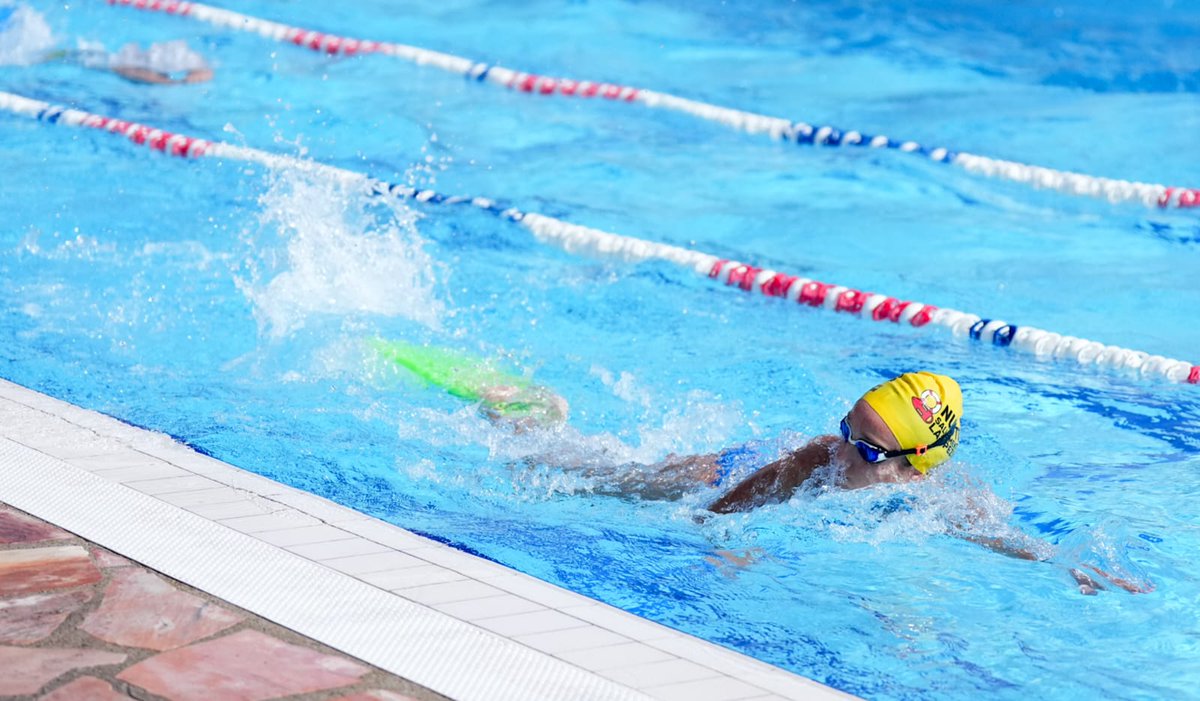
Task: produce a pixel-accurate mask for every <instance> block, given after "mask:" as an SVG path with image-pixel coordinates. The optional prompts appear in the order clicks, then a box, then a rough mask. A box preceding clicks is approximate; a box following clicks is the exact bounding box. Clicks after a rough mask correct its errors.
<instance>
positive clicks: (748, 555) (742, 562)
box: [704, 548, 766, 577]
mask: <svg viewBox="0 0 1200 701" xmlns="http://www.w3.org/2000/svg"><path fill="white" fill-rule="evenodd" d="M765 555H766V553H765V551H763V549H762V548H747V549H745V550H742V551H736V550H714V551H713V554H712V555H708V556H706V557H705V558H704V560H705V562H707V563H708V564H710V565H712V566H713V567H716V568H717V569H719V570H722V571H723V572H725V573H726V576H727V577H732V576H734V574H736V571H737V570H742V569H745V568H747V567H749V566H750V565H753V564H754V563H755V562H758V561H759V560H761V559H762V558H763V556H765Z"/></svg>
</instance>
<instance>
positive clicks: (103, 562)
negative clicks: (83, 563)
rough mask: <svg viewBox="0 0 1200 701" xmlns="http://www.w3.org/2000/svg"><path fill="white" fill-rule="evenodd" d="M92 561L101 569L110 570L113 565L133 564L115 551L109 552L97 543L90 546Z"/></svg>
mask: <svg viewBox="0 0 1200 701" xmlns="http://www.w3.org/2000/svg"><path fill="white" fill-rule="evenodd" d="M92 562H94V563H96V566H97V567H99V568H100V569H102V570H110V569H112V568H114V567H129V566H130V565H132V564H134V563H133V562H130V561H129V560H126V559H125V558H123V557H121V556H120V555H118V554H116V553H110V552H109V551H107V550H105V549H104V548H102V547H100V546H98V545H93V546H92Z"/></svg>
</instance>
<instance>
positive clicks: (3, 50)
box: [0, 3, 56, 66]
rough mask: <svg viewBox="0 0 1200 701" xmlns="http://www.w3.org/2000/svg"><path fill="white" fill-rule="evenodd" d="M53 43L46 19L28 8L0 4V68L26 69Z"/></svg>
mask: <svg viewBox="0 0 1200 701" xmlns="http://www.w3.org/2000/svg"><path fill="white" fill-rule="evenodd" d="M55 43H56V39H55V37H54V32H52V31H51V30H50V25H49V24H47V23H46V19H45V18H44V17H43V16H42V15H41V14H40V13H38V12H37V11H36V10H34V9H33V8H31V7H29V6H28V5H17V4H10V3H0V66H12V65H16V66H28V65H30V64H34V63H37V62H39V61H41V60H43V59H44V58H45V55H46V52H47V51H49V50H51V49H53V48H54V45H55Z"/></svg>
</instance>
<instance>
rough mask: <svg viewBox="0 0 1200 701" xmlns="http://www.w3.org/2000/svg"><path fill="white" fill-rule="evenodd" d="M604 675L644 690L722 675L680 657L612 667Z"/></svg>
mask: <svg viewBox="0 0 1200 701" xmlns="http://www.w3.org/2000/svg"><path fill="white" fill-rule="evenodd" d="M603 675H604V676H606V677H608V678H609V679H612V680H613V681H617V682H620V683H622V684H626V685H628V686H632V687H633V688H635V689H642V690H643V691H644V690H645V689H646V688H647V687H652V686H662V685H664V684H678V683H681V682H691V681H697V680H700V679H712V678H715V677H719V676H722V675H721V673H720V672H717V671H716V670H713V669H710V668H708V667H705V666H704V665H699V664H696V663H695V662H692V661H691V660H680V659H674V660H663V661H661V662H649V663H647V664H640V665H634V666H632V667H621V668H618V669H610V670H607V671H605V672H604V673H603Z"/></svg>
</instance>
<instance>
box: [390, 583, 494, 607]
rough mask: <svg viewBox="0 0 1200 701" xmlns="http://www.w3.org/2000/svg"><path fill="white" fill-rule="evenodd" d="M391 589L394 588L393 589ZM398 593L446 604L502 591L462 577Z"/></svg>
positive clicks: (427, 602) (410, 597) (416, 598)
mask: <svg viewBox="0 0 1200 701" xmlns="http://www.w3.org/2000/svg"><path fill="white" fill-rule="evenodd" d="M393 591H396V590H395V589H393ZM399 593H400V594H401V595H402V596H403V597H404V598H406V599H411V600H413V601H418V602H420V603H422V604H427V605H430V606H432V605H434V604H447V603H450V602H451V601H467V600H469V599H486V598H487V597H489V596H498V595H500V594H503V593H504V592H502V591H500V590H499V589H496V588H495V587H489V586H488V585H486V584H484V583H482V582H477V581H475V580H473V579H464V580H462V581H457V582H445V583H443V584H426V585H424V586H417V587H408V588H406V589H402V590H400V592H399Z"/></svg>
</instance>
